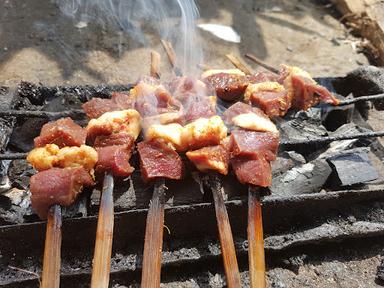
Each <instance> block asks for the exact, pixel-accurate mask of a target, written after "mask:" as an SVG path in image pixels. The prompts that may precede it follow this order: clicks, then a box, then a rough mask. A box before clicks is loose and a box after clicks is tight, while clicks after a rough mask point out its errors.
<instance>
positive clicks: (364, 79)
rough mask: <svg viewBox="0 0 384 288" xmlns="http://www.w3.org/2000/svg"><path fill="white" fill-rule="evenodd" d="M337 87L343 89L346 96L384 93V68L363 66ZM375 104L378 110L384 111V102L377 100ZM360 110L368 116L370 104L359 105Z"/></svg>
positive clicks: (348, 75) (349, 74)
mask: <svg viewBox="0 0 384 288" xmlns="http://www.w3.org/2000/svg"><path fill="white" fill-rule="evenodd" d="M337 86H340V87H342V88H343V89H344V90H345V91H344V93H345V94H349V93H353V95H354V96H355V97H359V96H364V95H373V94H379V93H384V68H379V67H375V66H362V67H359V68H358V69H356V70H353V71H352V72H350V73H348V74H347V76H346V77H345V78H344V79H343V80H341V82H340V83H338V84H337ZM373 104H374V106H375V108H376V109H377V110H383V109H384V100H382V99H380V100H375V101H373ZM357 107H358V109H359V110H360V111H361V112H363V114H366V112H367V108H369V106H368V103H359V104H358V105H357Z"/></svg>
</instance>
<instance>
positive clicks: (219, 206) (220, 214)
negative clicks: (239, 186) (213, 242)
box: [209, 174, 241, 288]
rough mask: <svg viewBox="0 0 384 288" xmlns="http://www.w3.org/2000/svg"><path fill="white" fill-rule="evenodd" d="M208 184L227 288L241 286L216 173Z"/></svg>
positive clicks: (220, 187)
mask: <svg viewBox="0 0 384 288" xmlns="http://www.w3.org/2000/svg"><path fill="white" fill-rule="evenodd" d="M209 186H210V187H211V189H212V195H213V200H214V204H215V213H216V220H217V228H218V230H219V238H220V246H221V254H222V255H223V262H224V270H225V275H226V278H227V286H228V287H229V288H237V287H241V281H240V272H239V266H238V264H237V258H236V250H235V244H234V242H233V237H232V230H231V224H230V222H229V217H228V212H227V208H226V207H225V202H224V198H223V194H222V193H223V187H222V185H221V182H220V179H219V177H218V175H216V174H211V175H210V176H209Z"/></svg>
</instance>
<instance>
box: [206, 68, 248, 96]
mask: <svg viewBox="0 0 384 288" xmlns="http://www.w3.org/2000/svg"><path fill="white" fill-rule="evenodd" d="M202 79H203V81H204V82H205V83H206V84H207V85H208V86H209V87H211V88H212V89H214V90H215V91H216V95H217V96H218V97H220V98H221V99H223V100H225V101H235V100H238V99H240V98H241V97H242V96H243V94H244V91H245V89H246V88H247V86H248V83H249V82H248V79H247V77H246V76H245V74H244V73H243V72H241V71H240V70H237V69H230V70H209V71H207V72H205V73H204V74H203V75H202Z"/></svg>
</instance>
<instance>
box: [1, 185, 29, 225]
mask: <svg viewBox="0 0 384 288" xmlns="http://www.w3.org/2000/svg"><path fill="white" fill-rule="evenodd" d="M32 214H33V211H32V207H31V197H30V193H29V192H28V191H26V190H21V189H17V188H12V189H10V190H9V191H7V192H5V193H3V194H1V195H0V218H1V219H2V221H5V222H7V223H24V222H25V217H28V216H31V215H32Z"/></svg>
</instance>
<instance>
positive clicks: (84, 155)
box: [57, 145, 98, 171]
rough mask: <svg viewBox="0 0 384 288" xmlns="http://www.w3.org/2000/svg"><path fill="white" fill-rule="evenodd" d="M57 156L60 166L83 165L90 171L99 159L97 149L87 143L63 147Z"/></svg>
mask: <svg viewBox="0 0 384 288" xmlns="http://www.w3.org/2000/svg"><path fill="white" fill-rule="evenodd" d="M57 158H58V162H59V165H58V166H59V167H63V168H67V167H72V168H75V167H83V168H84V169H85V170H88V171H91V170H92V169H93V167H95V164H96V162H97V161H98V157H97V152H96V150H95V149H94V148H93V147H90V146H87V145H81V146H80V147H64V148H61V149H60V151H59V152H58V153H57Z"/></svg>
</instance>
